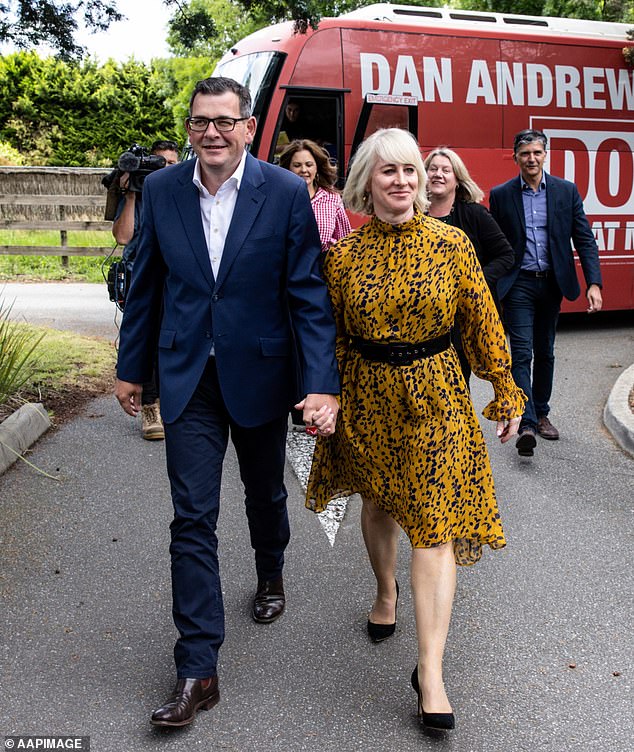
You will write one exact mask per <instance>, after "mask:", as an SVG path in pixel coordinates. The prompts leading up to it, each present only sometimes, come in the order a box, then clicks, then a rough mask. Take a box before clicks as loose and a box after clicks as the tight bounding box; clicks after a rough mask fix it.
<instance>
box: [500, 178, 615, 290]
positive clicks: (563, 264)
mask: <svg viewBox="0 0 634 752" xmlns="http://www.w3.org/2000/svg"><path fill="white" fill-rule="evenodd" d="M544 177H545V179H546V211H547V215H548V216H547V224H548V243H549V248H550V256H551V262H552V270H553V273H554V275H555V280H556V282H557V284H558V286H559V289H560V290H561V292H562V294H563V295H564V297H566V298H568V299H569V300H575V299H576V298H578V297H579V293H580V292H581V290H580V288H579V280H578V278H577V272H576V269H575V262H574V256H573V254H572V247H571V245H570V241H571V240H572V242H573V244H574V247H575V250H576V251H577V255H578V256H579V260H580V262H581V268H582V269H583V276H584V278H585V280H586V285H587V286H588V287H590V285H599V286H601V271H600V269H599V250H598V248H597V243H596V240H595V238H594V235H593V233H592V230H591V229H590V223H589V222H588V219H587V217H586V215H585V212H584V210H583V202H582V201H581V196H580V195H579V191H578V190H577V186H576V185H575V184H574V183H571V182H570V181H569V180H563V179H562V178H557V177H553V176H552V175H548V174H547V173H544ZM489 204H490V207H491V214H492V215H493V218H494V219H495V221H496V222H497V223H498V225H499V226H500V228H501V229H502V232H503V233H504V234H505V235H506V237H507V238H508V241H509V243H510V244H511V245H512V246H513V251H514V252H515V264H514V266H513V268H512V269H511V270H510V271H509V272H508V273H507V274H505V275H504V276H503V277H501V278H500V280H499V282H498V294H499V296H500V299H503V298H504V296H505V295H506V294H507V293H508V291H509V290H510V289H511V287H512V286H513V283H514V282H515V280H516V279H517V275H518V273H519V270H520V267H521V265H522V259H523V257H524V252H525V251H526V220H525V217H524V204H523V201H522V181H521V178H520V176H519V175H518V176H517V177H515V178H513V179H512V180H509V181H507V182H506V183H503V184H502V185H498V186H496V187H495V188H492V189H491V195H490V200H489Z"/></svg>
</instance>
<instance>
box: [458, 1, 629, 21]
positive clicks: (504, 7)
mask: <svg viewBox="0 0 634 752" xmlns="http://www.w3.org/2000/svg"><path fill="white" fill-rule="evenodd" d="M452 4H454V5H456V6H458V7H461V8H464V9H467V8H468V9H469V10H481V11H489V12H492V13H515V14H520V15H527V16H555V17H559V18H586V19H589V20H592V21H617V22H623V23H629V22H630V21H634V2H633V0H598V1H597V0H457V1H456V2H455V3H452Z"/></svg>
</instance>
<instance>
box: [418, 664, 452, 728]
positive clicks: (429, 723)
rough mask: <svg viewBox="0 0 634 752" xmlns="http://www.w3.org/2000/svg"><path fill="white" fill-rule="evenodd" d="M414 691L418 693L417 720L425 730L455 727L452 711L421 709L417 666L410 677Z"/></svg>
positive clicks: (421, 701)
mask: <svg viewBox="0 0 634 752" xmlns="http://www.w3.org/2000/svg"><path fill="white" fill-rule="evenodd" d="M410 682H411V684H412V688H413V690H414V692H416V694H417V695H418V720H419V721H420V723H421V725H422V726H423V728H424V729H425V730H426V731H450V730H451V729H453V728H456V718H455V716H454V714H453V713H426V712H425V711H424V710H423V698H422V696H421V692H420V685H419V683H418V666H415V667H414V670H413V671H412V677H411V679H410Z"/></svg>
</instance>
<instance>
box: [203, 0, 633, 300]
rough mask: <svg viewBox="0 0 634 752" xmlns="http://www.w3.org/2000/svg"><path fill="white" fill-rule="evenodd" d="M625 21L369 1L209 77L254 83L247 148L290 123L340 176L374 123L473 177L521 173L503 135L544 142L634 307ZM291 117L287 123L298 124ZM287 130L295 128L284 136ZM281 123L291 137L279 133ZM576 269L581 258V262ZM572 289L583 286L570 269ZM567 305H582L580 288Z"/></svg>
mask: <svg viewBox="0 0 634 752" xmlns="http://www.w3.org/2000/svg"><path fill="white" fill-rule="evenodd" d="M627 29H628V27H627V26H626V25H625V24H614V23H599V22H593V21H582V20H577V19H561V18H547V17H534V16H517V15H506V14H497V13H479V12H474V11H455V10H449V9H442V8H423V7H419V6H404V5H391V4H377V5H370V6H366V7H365V8H361V9H359V10H356V11H353V12H351V13H347V14H344V15H341V16H339V17H337V18H324V19H322V20H321V21H320V23H319V27H318V28H317V29H316V30H314V31H312V30H309V31H308V32H307V33H306V34H296V33H294V32H293V24H292V23H291V22H289V23H282V24H277V25H275V26H270V27H267V28H265V29H262V30H260V31H258V32H256V33H255V34H252V35H251V36H249V37H247V38H246V39H243V40H242V41H240V42H238V43H237V44H236V45H235V46H234V47H233V48H232V49H231V50H229V51H228V52H227V53H226V54H225V55H224V56H223V58H222V59H221V60H220V62H219V63H218V66H217V68H216V70H215V74H216V75H224V76H229V77H231V78H234V79H236V80H238V81H240V82H242V83H243V84H245V85H247V86H248V87H249V88H250V90H251V93H252V96H253V102H254V115H255V116H256V118H257V119H258V130H257V134H256V138H255V141H254V143H253V145H252V147H251V150H252V153H253V154H255V155H256V156H258V157H259V158H260V159H264V160H269V161H274V160H275V154H276V150H277V151H279V149H280V147H281V145H283V144H284V143H285V141H286V140H287V139H288V137H289V134H290V137H296V136H297V135H298V134H297V131H296V128H295V129H294V126H293V124H292V123H289V122H288V118H287V117H286V116H285V112H286V109H287V105H288V104H289V103H290V104H292V105H293V106H294V109H295V111H296V113H297V111H299V113H300V117H301V121H300V122H301V127H302V128H304V132H302V133H301V134H300V135H302V136H304V137H308V138H311V137H312V138H314V139H316V140H318V141H319V142H320V143H322V144H324V145H325V146H326V148H327V149H328V150H329V151H330V153H331V156H332V158H333V160H334V161H335V162H336V164H337V168H338V173H339V180H340V185H343V183H344V181H345V176H346V172H347V169H348V165H349V162H350V158H351V156H353V155H354V152H355V149H356V148H357V146H358V145H359V143H360V142H361V141H362V140H363V139H364V138H365V137H366V136H368V135H369V134H370V133H372V132H373V131H375V130H376V129H377V128H382V127H391V126H396V127H401V128H406V129H408V130H409V131H411V132H412V133H413V134H414V135H415V136H416V138H417V139H418V142H419V143H420V145H421V151H422V152H423V154H426V153H427V152H428V151H430V150H431V149H433V148H434V147H436V146H439V145H442V146H448V147H450V148H452V149H455V150H456V151H457V152H458V153H459V154H460V155H461V156H462V158H463V159H464V161H465V163H466V164H467V167H468V168H469V171H470V173H471V175H472V176H473V177H474V179H475V180H476V182H477V183H478V184H479V185H480V187H481V188H482V189H483V190H484V191H485V192H487V193H488V191H489V189H490V188H491V187H492V186H494V185H496V184H498V183H501V182H503V181H505V180H507V179H509V178H510V177H512V176H513V175H516V174H517V167H516V165H515V163H514V162H513V159H512V145H513V136H514V135H515V133H517V132H518V131H520V130H522V129H524V128H538V129H539V130H542V131H544V132H545V133H546V135H547V136H548V138H549V150H548V161H547V164H546V169H547V170H548V171H549V172H550V173H551V174H553V175H558V176H560V177H564V178H567V179H568V180H572V181H574V182H575V183H576V184H577V187H578V188H579V192H580V193H581V197H582V199H583V201H584V206H585V210H586V213H587V214H588V218H589V220H590V224H591V226H592V229H593V231H594V233H595V236H596V239H597V243H598V246H599V251H600V256H601V266H602V271H603V280H604V307H605V309H611V310H622V309H629V308H634V71H633V70H632V69H631V68H629V67H628V66H627V64H626V62H625V59H624V56H623V48H624V47H626V46H628V45H629V44H631V42H628V40H627V36H626V31H627ZM295 125H297V123H296V124H295ZM293 130H295V132H293ZM287 131H288V133H287ZM578 271H579V273H580V268H579V270H578ZM580 280H581V284H582V289H585V287H584V284H583V279H582V277H581V276H580ZM563 310H565V311H581V310H585V298H584V296H583V295H582V296H581V298H580V299H579V300H577V301H575V302H574V303H570V302H565V304H564V308H563Z"/></svg>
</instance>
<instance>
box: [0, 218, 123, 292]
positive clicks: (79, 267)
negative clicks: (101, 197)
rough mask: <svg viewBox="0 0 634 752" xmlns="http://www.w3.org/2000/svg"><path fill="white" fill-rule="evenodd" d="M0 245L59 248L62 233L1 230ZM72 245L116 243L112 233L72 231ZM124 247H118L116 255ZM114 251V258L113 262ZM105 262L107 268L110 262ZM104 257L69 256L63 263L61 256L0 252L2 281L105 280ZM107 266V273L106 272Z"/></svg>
mask: <svg viewBox="0 0 634 752" xmlns="http://www.w3.org/2000/svg"><path fill="white" fill-rule="evenodd" d="M0 245H45V246H51V247H60V249H61V245H60V234H59V232H55V231H50V230H0ZM67 245H69V246H104V247H107V246H112V248H113V250H114V248H115V242H114V240H113V238H112V234H111V233H109V232H99V231H98V232H80V231H72V230H71V231H69V232H68V240H67ZM121 251H122V249H121V248H120V247H119V248H117V249H116V257H117V258H119V257H120V256H121ZM114 258H115V253H113V256H112V259H109V261H110V260H113V261H114ZM109 261H108V262H107V263H106V267H107V266H108V264H109ZM103 262H104V257H103V256H69V257H68V265H67V266H64V265H63V264H62V259H61V256H54V255H51V256H28V255H27V256H18V255H13V254H11V255H0V280H11V281H13V282H46V281H69V282H103V281H104V278H103V274H102V271H101V267H102V264H103ZM107 271H108V270H107V268H106V269H105V272H106V273H107Z"/></svg>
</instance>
